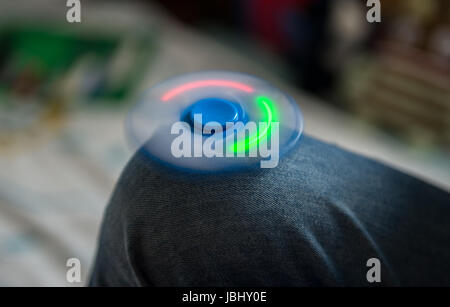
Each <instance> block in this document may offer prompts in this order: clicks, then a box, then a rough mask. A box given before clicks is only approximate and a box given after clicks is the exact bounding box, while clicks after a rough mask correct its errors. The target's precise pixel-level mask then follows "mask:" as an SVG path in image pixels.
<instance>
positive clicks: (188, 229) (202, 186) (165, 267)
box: [90, 136, 450, 286]
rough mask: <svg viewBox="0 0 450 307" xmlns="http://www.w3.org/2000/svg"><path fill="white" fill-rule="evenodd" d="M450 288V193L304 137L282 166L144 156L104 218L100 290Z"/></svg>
mask: <svg viewBox="0 0 450 307" xmlns="http://www.w3.org/2000/svg"><path fill="white" fill-rule="evenodd" d="M369 258H378V259H379V260H380V262H381V283H379V284H381V285H405V286H409V285H447V286H450V194H449V193H446V192H444V191H442V190H439V189H437V188H435V187H433V186H430V185H428V184H426V183H424V182H422V181H420V180H418V179H416V178H413V177H411V176H408V175H406V174H404V173H401V172H399V171H397V170H394V169H392V168H389V167H387V166H385V165H383V164H380V163H378V162H375V161H373V160H370V159H367V158H364V157H361V156H359V155H355V154H353V153H350V152H347V151H345V150H342V149H340V148H337V147H335V146H333V145H329V144H325V143H322V142H320V141H318V140H315V139H313V138H310V137H307V136H304V137H303V138H302V139H301V140H300V142H299V144H298V146H297V147H296V148H295V149H293V150H292V151H291V152H290V153H289V154H288V155H287V156H286V157H284V159H282V160H281V161H280V164H279V166H278V167H276V168H274V169H260V170H257V171H248V172H241V173H239V174H237V173H228V174H220V175H199V174H197V175H196V174H186V173H181V172H176V171H171V170H169V169H167V168H164V167H161V166H159V165H158V164H157V163H155V162H152V161H151V160H150V159H149V158H148V157H147V156H146V155H145V154H144V153H143V152H142V151H140V152H138V153H137V154H136V155H135V157H134V158H133V159H132V160H131V162H130V163H129V164H128V166H127V167H126V169H125V171H124V172H123V174H122V176H121V178H120V180H119V183H118V184H117V187H116V189H115V191H114V194H113V195H112V198H111V201H110V204H109V206H108V208H107V210H106V213H105V216H104V221H103V226H102V230H101V236H100V240H99V248H98V254H97V258H96V262H95V266H94V268H93V272H92V276H91V281H90V284H91V285H93V286H336V285H351V286H353V285H361V286H368V285H373V284H370V283H368V281H367V279H366V273H367V271H368V270H369V269H370V268H369V267H367V266H366V262H367V260H368V259H369Z"/></svg>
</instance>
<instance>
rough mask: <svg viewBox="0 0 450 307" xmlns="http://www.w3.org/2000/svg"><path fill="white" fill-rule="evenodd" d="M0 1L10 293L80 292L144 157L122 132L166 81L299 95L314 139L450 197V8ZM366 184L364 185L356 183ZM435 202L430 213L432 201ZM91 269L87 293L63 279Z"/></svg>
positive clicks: (327, 0)
mask: <svg viewBox="0 0 450 307" xmlns="http://www.w3.org/2000/svg"><path fill="white" fill-rule="evenodd" d="M368 9H369V8H368V7H366V1H363V0H277V1H275V0H248V1H230V0H200V1H175V0H164V1H162V0H161V1H158V0H147V1H144V0H141V1H137V0H136V1H111V0H110V1H95V0H82V1H81V23H68V22H67V21H66V13H67V10H68V8H67V7H66V1H62V0H54V1H51V0H39V1H33V2H32V3H31V2H30V1H25V0H14V1H7V0H2V1H0V286H22V285H28V286H50V285H54V286H81V285H84V283H85V282H86V280H87V279H86V278H87V276H88V274H89V269H90V265H91V263H92V260H93V257H94V252H95V248H96V239H97V234H98V230H99V226H100V222H101V217H102V212H103V209H104V207H105V205H106V203H107V201H108V197H109V196H110V194H111V192H112V189H113V187H114V183H115V181H116V180H117V178H118V176H119V174H120V171H121V170H122V168H123V167H124V166H125V164H126V162H127V160H128V159H129V158H130V157H131V155H132V154H133V153H132V152H131V151H130V150H129V149H128V147H127V145H126V144H127V143H126V140H125V139H124V132H123V121H124V117H125V115H126V113H127V110H128V108H129V107H130V105H131V104H132V103H133V101H134V99H135V97H136V96H137V95H138V94H139V93H141V92H142V91H143V90H144V89H146V88H148V87H150V86H152V85H154V84H155V83H157V82H159V81H162V80H164V79H165V78H167V77H170V76H173V75H176V74H179V73H183V72H191V71H196V70H205V69H225V70H235V71H240V72H246V73H250V74H254V75H256V76H259V77H261V78H264V79H267V80H269V81H270V82H272V83H273V84H275V85H276V86H278V87H280V88H281V89H282V90H284V91H287V92H288V93H290V94H291V95H292V96H293V97H294V98H295V99H296V100H297V101H298V103H299V104H300V107H301V108H302V111H303V113H304V117H305V132H306V133H307V134H309V135H313V136H315V137H317V138H319V139H321V140H324V141H327V142H330V143H334V144H336V145H338V146H340V147H343V148H346V149H348V150H351V151H354V152H358V153H361V154H364V155H366V156H369V157H372V158H374V159H376V160H379V161H381V162H383V163H386V164H388V165H391V166H393V167H395V168H397V169H400V170H402V171H404V172H407V173H409V174H412V175H414V176H417V177H419V178H421V179H423V180H425V181H427V182H430V183H432V184H434V185H437V186H439V187H440V188H442V189H445V190H447V191H450V74H449V72H450V2H449V1H448V0H428V1H423V0H390V1H383V0H382V1H381V22H380V23H368V22H367V20H366V13H367V10H368ZM355 184H356V183H355ZM424 205H426V204H424ZM72 257H76V258H79V259H80V261H81V265H82V271H81V272H82V283H80V284H76V283H75V284H70V283H68V282H67V281H66V270H67V267H66V261H67V259H68V258H72Z"/></svg>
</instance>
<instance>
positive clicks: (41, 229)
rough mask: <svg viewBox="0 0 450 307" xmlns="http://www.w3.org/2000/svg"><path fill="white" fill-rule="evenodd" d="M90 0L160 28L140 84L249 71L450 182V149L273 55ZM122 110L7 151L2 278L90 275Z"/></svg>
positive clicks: (407, 166) (125, 152)
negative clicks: (320, 95) (320, 88)
mask: <svg viewBox="0 0 450 307" xmlns="http://www.w3.org/2000/svg"><path fill="white" fill-rule="evenodd" d="M19 2H20V1H19ZM48 3H50V4H51V6H50V7H48V8H47V7H45V6H43V7H42V8H41V9H42V10H43V11H45V12H44V13H43V14H49V13H50V12H49V11H52V10H53V13H55V14H65V7H64V6H62V7H55V5H54V4H55V2H54V1H48ZM83 5H84V2H83ZM89 5H90V6H89V10H88V9H87V8H84V12H86V13H85V14H84V16H83V20H85V21H86V22H89V20H90V19H92V20H95V21H93V23H95V22H97V23H102V24H103V26H104V27H107V26H108V23H110V24H111V26H113V25H114V24H115V23H116V24H117V23H118V21H120V23H122V24H129V25H131V26H133V25H134V26H135V25H139V24H140V23H142V24H145V25H146V26H148V27H152V28H153V30H155V31H156V33H157V36H158V38H157V44H158V46H157V53H156V56H155V58H154V59H153V61H152V63H151V64H150V66H149V69H148V74H147V78H146V80H145V82H143V84H142V89H143V88H146V87H149V86H151V85H152V84H155V83H156V82H159V81H162V80H164V79H165V78H167V77H170V76H173V75H176V74H179V73H183V72H191V71H197V70H206V69H225V70H235V71H241V72H247V73H251V74H254V75H257V76H259V77H261V78H265V79H267V80H269V81H271V82H272V83H274V84H275V85H277V86H278V87H280V88H281V89H283V90H284V91H286V92H288V93H290V94H291V95H292V96H293V97H294V98H295V99H296V100H297V101H298V103H299V104H300V107H301V109H302V111H303V115H304V119H305V133H307V134H309V135H312V136H314V137H317V138H318V139H321V140H324V141H326V142H330V143H334V144H337V145H338V146H341V147H343V148H346V149H348V150H351V151H354V152H357V153H361V154H363V155H366V156H369V157H372V158H374V159H376V160H379V161H381V162H383V163H386V164H388V165H391V166H393V167H395V168H397V169H400V170H403V171H405V172H407V173H409V174H412V175H414V176H417V177H420V178H422V179H424V180H426V181H428V182H430V183H433V184H435V185H437V186H440V187H441V188H443V189H446V190H448V191H450V159H448V156H446V155H445V153H443V152H440V151H424V150H421V149H418V148H414V147H411V146H408V145H407V144H404V143H401V142H399V141H398V140H397V139H395V138H392V137H390V136H388V135H387V134H385V133H383V132H381V131H379V130H377V129H376V128H374V127H372V126H370V125H368V124H366V123H364V122H363V121H362V120H360V119H358V118H357V117H355V116H353V115H351V114H348V113H345V112H343V111H341V110H339V109H337V108H336V107H333V106H331V105H329V104H326V103H325V102H323V101H320V100H319V99H316V98H314V97H311V96H309V95H307V94H306V93H304V92H302V91H301V90H299V89H297V88H294V87H293V86H290V85H289V84H286V83H285V82H283V80H282V79H281V78H279V77H277V74H274V73H273V72H272V68H273V67H272V66H271V65H276V59H274V60H273V61H271V60H268V61H266V62H265V64H262V63H261V62H260V61H258V57H249V56H245V55H242V54H241V53H239V52H238V51H236V50H233V49H231V48H230V47H228V46H226V45H225V44H223V43H221V42H218V41H217V40H215V39H214V38H213V37H207V36H204V35H202V34H200V33H197V32H195V31H194V30H192V29H187V28H186V27H184V26H183V25H181V24H179V23H177V22H175V21H173V20H172V19H171V18H170V17H168V16H167V15H166V14H165V13H164V12H161V11H160V10H159V9H157V8H153V9H149V8H148V7H147V8H145V9H144V8H140V7H139V6H135V7H132V8H131V9H130V6H126V4H124V2H123V4H115V5H111V6H106V5H100V4H95V3H92V5H91V3H90V4H89ZM19 8H20V13H21V14H22V13H24V11H27V10H30V11H32V10H35V8H34V6H33V8H27V5H25V6H24V7H20V6H15V7H13V9H19ZM0 11H2V10H1V9H0ZM5 11H7V10H3V12H5ZM1 14H2V13H0V15H1ZM33 14H36V12H33ZM47 16H48V15H47ZM105 16H106V17H105ZM125 114H126V108H118V109H105V110H101V109H100V110H92V109H84V108H80V109H76V110H74V111H73V112H72V113H70V116H69V117H68V118H67V119H66V122H65V123H64V125H63V127H62V128H61V131H59V132H58V133H57V134H55V135H53V136H51V137H47V138H46V139H45V140H43V141H42V142H41V143H38V144H37V145H33V146H32V147H27V146H25V147H23V148H20V149H18V150H16V151H12V152H13V154H11V152H10V151H8V152H6V153H5V152H0V272H1V274H0V286H1V285H5V286H14V285H30V286H47V285H56V286H80V285H83V284H84V283H85V282H86V278H87V276H88V273H89V268H90V265H91V263H92V260H93V257H94V253H95V249H96V240H97V233H98V229H99V226H100V222H101V217H102V212H103V209H104V207H105V205H106V203H107V201H108V198H109V196H110V194H111V192H112V189H113V187H114V183H115V182H116V180H117V178H118V176H119V174H120V171H121V170H122V168H123V167H124V166H125V164H126V162H127V160H128V159H129V158H130V157H131V155H132V152H131V151H130V150H129V149H128V148H127V146H126V140H125V138H124V132H123V120H124V117H125ZM424 205H426V204H424ZM71 257H76V258H79V259H80V261H81V264H82V281H83V282H82V283H81V284H70V283H68V282H67V281H66V270H67V267H66V261H67V259H68V258H71Z"/></svg>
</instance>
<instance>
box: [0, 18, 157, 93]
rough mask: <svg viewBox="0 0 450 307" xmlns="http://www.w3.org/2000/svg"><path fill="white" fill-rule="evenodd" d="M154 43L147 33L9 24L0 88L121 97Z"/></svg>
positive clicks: (0, 38) (1, 40)
mask: <svg viewBox="0 0 450 307" xmlns="http://www.w3.org/2000/svg"><path fill="white" fill-rule="evenodd" d="M92 33H95V34H92ZM153 46H154V44H153V41H152V37H151V36H149V35H138V34H135V35H128V33H122V34H121V33H119V34H117V35H111V34H101V32H99V31H96V32H89V33H88V31H84V32H83V31H79V32H73V31H64V30H63V29H59V27H57V26H52V27H50V26H48V27H46V26H40V25H9V26H7V27H5V28H4V29H3V30H2V31H1V32H0V49H1V51H0V91H1V93H2V94H3V95H6V96H8V95H14V96H19V97H20V96H29V95H37V96H38V97H39V98H47V99H51V97H52V96H58V98H62V99H63V100H66V99H70V98H74V97H80V98H83V99H85V100H88V101H92V100H96V101H98V100H105V101H121V100H123V99H125V98H126V97H127V96H128V95H129V94H130V92H131V91H132V89H133V88H134V87H135V86H136V85H137V84H138V83H139V80H140V78H141V77H142V74H143V72H144V71H143V70H144V67H145V64H146V63H148V62H149V59H150V56H151V55H152V50H153ZM61 96H62V97H61ZM65 96H69V97H65ZM0 101H5V99H1V100H0Z"/></svg>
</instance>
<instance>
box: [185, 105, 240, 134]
mask: <svg viewBox="0 0 450 307" xmlns="http://www.w3.org/2000/svg"><path fill="white" fill-rule="evenodd" d="M240 113H241V112H240V110H239V108H238V107H236V104H234V103H233V102H231V101H228V100H225V99H221V98H206V99H202V100H199V101H197V102H196V103H195V104H194V105H192V107H191V108H190V111H189V119H190V121H191V123H192V124H196V125H202V126H204V125H205V124H207V123H209V122H218V123H219V124H220V125H222V127H223V128H224V129H225V128H226V123H227V122H228V123H230V122H231V123H235V122H237V121H239V120H242V119H240V117H241V114H240ZM196 114H201V115H202V122H201V123H200V122H198V121H197V120H196V119H195V118H194V115H196Z"/></svg>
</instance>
